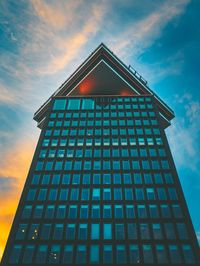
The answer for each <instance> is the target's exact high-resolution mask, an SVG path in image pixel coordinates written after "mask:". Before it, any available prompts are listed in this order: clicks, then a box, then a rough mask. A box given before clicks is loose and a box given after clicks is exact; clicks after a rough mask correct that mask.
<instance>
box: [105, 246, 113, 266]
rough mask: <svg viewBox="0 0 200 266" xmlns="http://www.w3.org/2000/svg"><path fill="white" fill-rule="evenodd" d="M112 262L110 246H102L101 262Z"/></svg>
mask: <svg viewBox="0 0 200 266" xmlns="http://www.w3.org/2000/svg"><path fill="white" fill-rule="evenodd" d="M112 262H113V253H112V246H111V245H104V246H103V263H104V264H111V263H112Z"/></svg>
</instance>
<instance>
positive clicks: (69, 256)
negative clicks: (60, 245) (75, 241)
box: [62, 245, 73, 264]
mask: <svg viewBox="0 0 200 266" xmlns="http://www.w3.org/2000/svg"><path fill="white" fill-rule="evenodd" d="M72 260H73V245H66V246H65V247H64V251H63V259H62V262H63V263H66V264H71V263H72Z"/></svg>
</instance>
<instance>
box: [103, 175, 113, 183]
mask: <svg viewBox="0 0 200 266" xmlns="http://www.w3.org/2000/svg"><path fill="white" fill-rule="evenodd" d="M110 183H111V176H110V174H103V184H105V185H106V184H110Z"/></svg>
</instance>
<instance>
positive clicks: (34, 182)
mask: <svg viewBox="0 0 200 266" xmlns="http://www.w3.org/2000/svg"><path fill="white" fill-rule="evenodd" d="M39 181H40V175H33V179H32V184H33V185H38V184H39Z"/></svg>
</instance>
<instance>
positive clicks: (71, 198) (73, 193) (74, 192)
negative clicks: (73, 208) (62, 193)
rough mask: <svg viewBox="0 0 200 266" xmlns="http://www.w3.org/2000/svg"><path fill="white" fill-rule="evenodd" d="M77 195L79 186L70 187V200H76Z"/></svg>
mask: <svg viewBox="0 0 200 266" xmlns="http://www.w3.org/2000/svg"><path fill="white" fill-rule="evenodd" d="M78 196H79V188H72V189H71V195H70V200H78Z"/></svg>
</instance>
